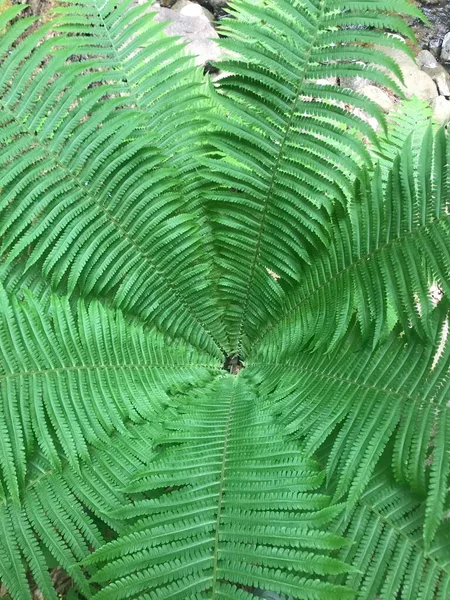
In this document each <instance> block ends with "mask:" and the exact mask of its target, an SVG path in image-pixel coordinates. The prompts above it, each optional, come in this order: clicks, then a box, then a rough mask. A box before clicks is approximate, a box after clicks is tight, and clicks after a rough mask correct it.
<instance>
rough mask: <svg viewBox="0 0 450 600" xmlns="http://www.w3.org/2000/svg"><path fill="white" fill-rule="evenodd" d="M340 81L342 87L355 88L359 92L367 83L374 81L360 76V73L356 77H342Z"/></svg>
mask: <svg viewBox="0 0 450 600" xmlns="http://www.w3.org/2000/svg"><path fill="white" fill-rule="evenodd" d="M358 64H360V63H358ZM339 82H340V83H339V85H340V86H341V87H343V88H347V89H349V90H353V91H354V92H358V91H359V90H360V89H361V88H362V87H365V86H366V85H369V84H370V83H372V82H371V81H370V79H366V78H365V77H360V76H359V75H357V76H356V77H340V78H339Z"/></svg>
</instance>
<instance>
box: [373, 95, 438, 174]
mask: <svg viewBox="0 0 450 600" xmlns="http://www.w3.org/2000/svg"><path fill="white" fill-rule="evenodd" d="M432 122H433V110H432V108H431V106H430V105H429V104H427V103H426V102H423V101H422V100H418V99H417V98H414V97H413V98H412V99H411V100H405V101H404V102H402V103H401V104H399V105H398V106H397V107H396V108H395V110H393V111H392V112H391V113H390V114H389V117H388V132H387V134H381V135H379V138H378V142H379V145H378V146H376V147H374V148H373V154H374V156H375V157H376V158H377V159H378V163H379V164H380V167H381V170H382V172H383V178H387V177H388V175H389V172H390V171H391V169H392V165H393V163H394V161H395V159H396V158H397V155H398V154H400V153H401V152H402V151H404V148H405V147H408V148H409V149H410V150H412V157H413V160H417V157H418V156H419V155H420V151H421V147H422V142H423V140H424V137H425V134H426V132H427V130H428V129H429V127H430V124H431V123H432ZM436 129H437V127H436ZM408 143H409V146H408Z"/></svg>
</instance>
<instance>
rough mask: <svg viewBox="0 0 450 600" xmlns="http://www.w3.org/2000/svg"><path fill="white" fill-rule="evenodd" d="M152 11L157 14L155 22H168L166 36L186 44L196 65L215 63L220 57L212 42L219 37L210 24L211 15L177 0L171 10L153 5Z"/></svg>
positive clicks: (191, 3) (199, 7)
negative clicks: (178, 39) (178, 38)
mask: <svg viewBox="0 0 450 600" xmlns="http://www.w3.org/2000/svg"><path fill="white" fill-rule="evenodd" d="M152 10H153V11H155V12H156V13H157V16H156V19H155V20H156V21H157V22H162V21H169V23H168V25H167V27H166V28H165V32H166V33H167V34H168V35H173V36H179V37H181V38H182V39H183V40H184V41H185V42H187V50H188V51H189V52H190V53H191V54H193V55H194V56H195V63H196V64H197V65H204V64H206V63H208V62H209V61H215V60H217V59H218V58H219V57H220V56H221V55H222V52H221V50H220V48H219V46H218V45H217V44H216V43H215V42H214V40H215V39H217V38H218V37H219V35H218V33H217V32H216V30H215V29H214V26H213V24H212V20H213V15H212V14H211V13H210V12H209V11H207V10H206V9H205V8H203V7H202V6H200V5H199V4H196V3H194V2H190V0H178V2H176V3H175V4H174V5H173V6H172V8H164V7H162V6H160V5H159V4H155V5H154V6H153V7H152Z"/></svg>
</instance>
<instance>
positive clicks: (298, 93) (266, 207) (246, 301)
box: [237, 0, 325, 353]
mask: <svg viewBox="0 0 450 600" xmlns="http://www.w3.org/2000/svg"><path fill="white" fill-rule="evenodd" d="M324 1H325V0H320V14H319V15H318V17H317V22H316V30H315V33H314V36H313V37H312V38H311V40H310V44H309V48H308V52H307V54H306V56H305V58H304V63H303V66H302V76H301V77H300V78H299V81H298V83H297V87H296V93H295V98H294V100H293V102H292V108H291V112H290V114H289V118H288V121H287V124H286V129H285V132H284V135H283V138H282V140H281V142H280V146H279V149H278V152H277V155H276V159H275V161H274V165H273V170H272V176H271V179H270V182H269V186H268V189H267V191H266V193H265V198H264V205H263V210H262V215H261V220H260V225H259V229H258V235H257V239H256V247H255V252H254V257H253V260H252V262H251V265H250V272H249V277H248V284H247V288H246V292H245V299H244V302H243V306H242V311H241V317H240V323H239V332H238V340H237V352H238V353H241V352H242V338H243V334H244V328H245V322H246V319H247V309H248V305H249V302H250V292H251V287H252V284H253V279H254V276H255V271H256V266H257V262H258V259H259V254H260V248H261V241H262V235H263V233H264V226H265V223H266V219H267V213H268V210H269V202H270V199H271V194H272V190H273V186H274V185H275V179H276V177H277V175H278V168H279V165H280V163H281V160H282V157H283V152H284V148H285V145H286V142H287V139H288V136H289V134H290V132H291V126H292V122H293V119H294V116H295V111H296V109H297V105H298V103H299V100H300V96H301V95H302V87H303V83H304V82H305V79H306V75H307V72H308V68H309V59H310V57H311V53H312V50H313V46H314V44H315V42H316V40H317V36H318V34H319V31H320V23H321V19H322V18H323V15H324Z"/></svg>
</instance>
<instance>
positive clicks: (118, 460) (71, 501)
mask: <svg viewBox="0 0 450 600" xmlns="http://www.w3.org/2000/svg"><path fill="white" fill-rule="evenodd" d="M167 400H169V398H167ZM155 431H156V428H155V426H154V425H152V424H149V423H138V424H136V423H132V422H129V423H128V424H127V428H126V429H125V427H124V428H123V431H122V432H121V433H119V434H118V433H117V432H116V433H113V434H112V436H111V437H110V438H108V440H107V442H105V443H100V444H99V445H98V448H93V449H92V453H91V457H90V461H89V462H88V463H87V464H83V465H81V468H80V470H79V471H75V470H73V469H72V468H71V467H70V465H69V464H68V463H67V461H65V460H64V458H63V457H62V463H63V469H62V471H59V470H56V471H55V470H54V469H53V468H52V466H51V465H50V463H49V462H48V461H47V460H46V459H45V458H44V457H43V456H42V454H41V455H40V456H38V457H37V458H35V459H34V460H33V461H32V462H31V464H30V473H29V477H28V478H27V481H26V488H25V490H26V494H25V498H24V501H23V503H22V506H20V507H18V506H15V505H14V504H13V503H12V502H11V501H10V499H3V502H0V578H1V580H2V582H3V583H4V585H5V587H6V588H7V590H8V593H9V594H10V596H11V597H12V598H14V599H20V600H24V599H31V591H30V580H29V578H28V577H27V576H26V575H27V570H29V571H30V572H31V575H32V578H33V580H34V583H35V584H36V585H37V586H38V589H39V590H40V592H41V594H42V595H43V597H44V598H45V600H56V598H57V597H59V596H57V595H56V592H55V590H54V587H53V583H52V581H51V578H50V573H49V568H50V565H51V561H52V559H53V561H56V564H57V565H59V566H60V567H61V568H62V569H64V571H65V572H66V573H67V574H68V575H69V576H70V577H71V579H72V581H73V583H74V585H75V587H76V589H78V591H79V592H80V593H81V594H82V595H83V597H87V598H88V597H90V596H91V589H90V584H89V581H88V572H87V571H86V569H84V567H82V566H81V565H80V562H81V561H82V560H84V559H85V558H86V557H87V556H89V554H90V553H91V552H92V551H93V550H94V549H96V548H99V547H101V546H102V545H103V544H104V543H105V541H106V540H105V536H106V535H108V537H109V538H110V537H111V535H115V534H117V533H120V532H123V531H124V525H123V523H121V522H120V521H119V520H117V519H112V518H111V517H110V516H109V515H110V514H111V513H112V512H114V511H117V510H118V508H120V507H121V506H123V505H125V504H126V503H127V501H129V497H128V496H127V495H126V494H125V493H124V492H123V491H122V488H123V486H124V482H126V481H128V479H129V477H130V473H133V472H136V470H139V469H142V468H143V467H144V465H145V462H146V460H147V457H148V452H149V447H151V440H152V437H153V435H154V434H155Z"/></svg>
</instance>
